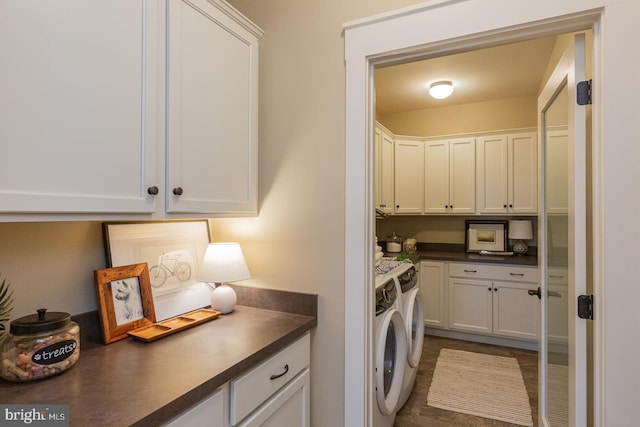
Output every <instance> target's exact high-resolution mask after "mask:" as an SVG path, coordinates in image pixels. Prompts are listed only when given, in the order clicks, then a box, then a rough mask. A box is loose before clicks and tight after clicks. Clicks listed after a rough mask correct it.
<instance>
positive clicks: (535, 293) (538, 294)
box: [527, 286, 542, 299]
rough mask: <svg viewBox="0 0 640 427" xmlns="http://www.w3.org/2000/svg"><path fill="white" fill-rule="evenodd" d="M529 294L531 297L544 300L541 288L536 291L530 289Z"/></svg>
mask: <svg viewBox="0 0 640 427" xmlns="http://www.w3.org/2000/svg"><path fill="white" fill-rule="evenodd" d="M527 292H528V293H529V295H531V296H534V295H537V297H538V299H542V295H541V294H540V286H538V289H536V290H535V291H534V290H533V289H529V290H528V291H527Z"/></svg>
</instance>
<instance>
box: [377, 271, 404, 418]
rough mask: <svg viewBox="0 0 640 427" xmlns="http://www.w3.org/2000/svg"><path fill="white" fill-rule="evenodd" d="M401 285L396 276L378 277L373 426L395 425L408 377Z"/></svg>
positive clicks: (382, 275) (385, 275) (384, 275)
mask: <svg viewBox="0 0 640 427" xmlns="http://www.w3.org/2000/svg"><path fill="white" fill-rule="evenodd" d="M396 289H397V286H396V283H395V280H394V279H393V277H392V276H389V275H387V274H384V273H383V274H381V275H379V276H378V277H377V279H376V291H375V292H376V293H375V301H374V303H375V322H374V326H375V328H374V329H375V357H374V361H375V372H374V377H375V387H376V390H375V393H376V404H375V405H374V406H375V408H374V410H373V427H392V426H393V423H394V421H395V418H396V413H397V411H398V409H399V408H398V401H399V399H400V393H401V392H402V386H403V381H404V370H405V367H406V362H405V361H406V360H407V336H406V332H405V326H404V321H403V319H402V315H401V314H400V311H399V301H398V298H397V296H398V295H397V291H396Z"/></svg>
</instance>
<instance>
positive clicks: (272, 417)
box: [239, 369, 310, 427]
mask: <svg viewBox="0 0 640 427" xmlns="http://www.w3.org/2000/svg"><path fill="white" fill-rule="evenodd" d="M309 375H310V374H309V369H305V370H304V371H302V373H301V374H300V375H298V377H296V379H294V380H293V381H291V382H290V383H289V384H287V385H286V386H285V387H284V388H283V389H282V390H280V391H279V392H278V393H277V394H276V395H275V396H273V397H272V398H271V399H269V401H268V402H265V404H264V405H262V406H261V407H260V408H259V409H258V410H257V411H255V412H254V413H253V414H252V415H250V416H249V418H247V419H246V420H245V421H243V422H241V423H240V424H239V426H242V427H258V426H261V427H282V426H308V425H309V419H310V418H309V386H310V382H309Z"/></svg>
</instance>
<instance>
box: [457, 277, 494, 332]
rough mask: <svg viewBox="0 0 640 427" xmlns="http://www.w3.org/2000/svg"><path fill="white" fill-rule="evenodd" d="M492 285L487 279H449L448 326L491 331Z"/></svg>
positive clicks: (470, 330)
mask: <svg viewBox="0 0 640 427" xmlns="http://www.w3.org/2000/svg"><path fill="white" fill-rule="evenodd" d="M492 294H493V286H492V283H491V281H488V280H469V279H459V278H456V277H452V278H450V279H449V327H450V328H451V329H457V330H460V331H468V332H480V333H485V334H490V333H492V318H493V316H492V304H493V302H492V296H493V295H492Z"/></svg>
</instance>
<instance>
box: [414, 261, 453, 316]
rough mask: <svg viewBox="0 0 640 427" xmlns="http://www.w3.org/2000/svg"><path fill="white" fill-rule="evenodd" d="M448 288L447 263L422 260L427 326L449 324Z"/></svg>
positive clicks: (421, 290) (421, 286) (422, 290)
mask: <svg viewBox="0 0 640 427" xmlns="http://www.w3.org/2000/svg"><path fill="white" fill-rule="evenodd" d="M446 289H447V287H446V263H444V262H434V261H421V262H420V292H421V294H422V304H423V308H424V324H425V326H429V327H437V328H446V327H447V326H448V321H447V295H446Z"/></svg>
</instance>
